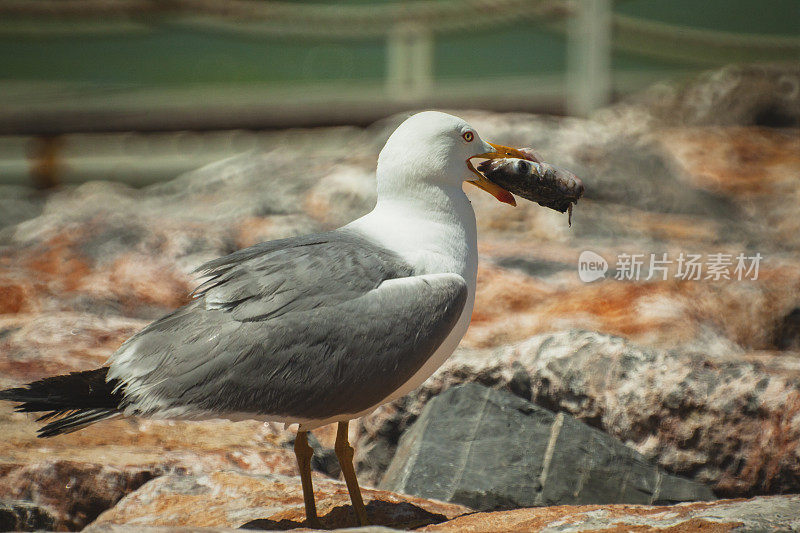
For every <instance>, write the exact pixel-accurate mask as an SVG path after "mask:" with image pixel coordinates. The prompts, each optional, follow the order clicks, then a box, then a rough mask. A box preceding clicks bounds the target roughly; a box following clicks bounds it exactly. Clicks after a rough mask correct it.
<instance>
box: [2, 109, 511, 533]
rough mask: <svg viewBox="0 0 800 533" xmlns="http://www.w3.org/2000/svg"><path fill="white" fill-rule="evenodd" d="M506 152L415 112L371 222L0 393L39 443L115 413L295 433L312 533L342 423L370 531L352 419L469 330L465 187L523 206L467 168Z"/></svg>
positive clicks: (399, 132) (297, 248) (346, 467)
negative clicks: (313, 434) (32, 426)
mask: <svg viewBox="0 0 800 533" xmlns="http://www.w3.org/2000/svg"><path fill="white" fill-rule="evenodd" d="M506 157H518V158H523V159H525V158H526V155H525V154H524V153H522V152H520V151H519V150H517V149H514V148H509V147H506V146H502V145H498V144H492V143H487V142H485V141H484V140H483V139H481V137H480V136H479V135H478V133H477V132H476V131H475V129H474V128H473V127H471V126H470V125H469V124H468V123H467V122H465V121H464V120H462V119H460V118H458V117H455V116H452V115H449V114H445V113H440V112H436V111H426V112H422V113H418V114H415V115H413V116H411V117H410V118H408V119H407V120H405V121H404V122H403V123H402V124H401V125H400V126H399V127H398V128H397V129H396V130H395V131H394V133H392V135H391V136H390V137H389V139H388V140H387V142H386V145H385V146H384V148H383V149H382V150H381V152H380V155H379V156H378V164H377V170H376V176H377V189H378V195H377V203H376V205H375V208H374V209H373V210H372V211H371V212H369V213H368V214H366V215H364V216H363V217H361V218H359V219H357V220H355V221H353V222H351V223H349V224H347V225H345V226H343V227H341V228H338V229H335V230H333V231H328V232H325V233H317V234H312V235H305V236H300V237H292V238H288V239H281V240H275V241H269V242H263V243H260V244H256V245H254V246H251V247H249V248H244V249H242V250H239V251H237V252H234V253H232V254H230V255H227V256H225V257H221V258H218V259H215V260H212V261H210V262H208V263H205V264H204V265H202V266H200V267H199V268H198V269H197V271H196V272H198V273H200V274H201V276H202V277H203V278H205V280H204V281H203V282H202V283H201V284H200V285H199V286H198V287H197V288H196V289H195V290H194V292H193V293H192V296H193V298H192V300H191V302H190V303H188V304H187V305H185V306H183V307H181V308H179V309H177V310H175V311H173V312H172V313H169V314H167V315H166V316H164V317H162V318H160V319H158V320H156V321H155V322H153V323H151V324H150V325H148V326H146V327H145V328H144V329H142V330H141V331H140V332H139V333H137V334H135V335H134V336H133V337H131V338H130V339H128V340H127V341H125V342H124V343H123V344H122V345H121V346H120V348H119V349H118V350H117V351H116V352H115V353H114V354H112V355H111V357H110V358H109V360H108V363H107V364H106V365H105V366H103V367H101V368H98V369H95V370H89V371H84V372H73V373H70V374H66V375H60V376H53V377H47V378H44V379H41V380H38V381H34V382H32V383H29V384H27V385H25V386H23V387H19V388H13V389H8V390H5V391H0V399H3V400H10V401H15V402H20V405H19V406H18V407H17V410H18V411H22V412H39V413H44V414H43V415H42V416H41V417H40V418H39V421H48V423H47V424H46V425H44V426H43V427H42V428H41V429H40V430H39V436H40V437H53V436H56V435H60V434H63V433H68V432H71V431H76V430H78V429H81V428H84V427H86V426H88V425H90V424H92V423H94V422H98V421H100V420H105V419H110V418H115V417H119V416H126V417H150V418H159V419H183V420H186V419H189V420H203V419H218V418H226V419H230V420H234V421H236V420H245V419H256V420H263V421H274V422H283V423H285V424H298V430H297V437H296V439H295V443H294V452H295V455H296V458H297V465H298V470H299V473H300V479H301V483H302V488H303V500H304V506H305V513H306V523H307V524H308V525H309V526H311V527H320V522H319V519H318V516H317V511H316V504H315V500H314V493H313V487H312V482H311V457H312V454H313V452H312V449H311V447H310V446H309V444H308V431H310V430H313V429H314V428H317V427H320V426H323V425H326V424H331V423H334V422H336V423H338V426H337V432H336V441H335V446H334V450H335V452H336V456H337V458H338V459H339V462H340V464H341V467H342V473H343V476H344V479H345V482H346V484H347V489H348V492H349V494H350V499H351V501H352V505H353V509H354V511H355V514H356V516H357V518H358V521H359V523H360V524H362V525H366V524H367V523H368V520H367V512H366V509H365V507H364V502H363V499H362V496H361V491H360V488H359V486H358V480H357V478H356V474H355V470H354V468H353V448H352V446H351V445H350V443H349V442H348V423H349V421H350V420H352V419H354V418H358V417H361V416H364V415H366V414H368V413H370V412H372V411H373V410H375V409H376V408H377V407H378V406H380V405H382V404H384V403H387V402H390V401H392V400H394V399H395V398H398V397H401V396H403V395H405V394H406V393H408V392H409V391H411V390H413V389H415V388H416V387H418V386H419V385H420V384H421V383H422V382H423V381H425V380H426V379H427V378H428V377H429V376H430V375H431V374H433V372H434V371H435V370H436V369H437V368H438V367H439V366H440V365H441V364H442V363H443V362H444V361H445V359H447V357H449V356H450V355H451V354H452V353H453V351H454V350H455V348H456V346H457V345H458V343H459V342H460V341H461V338H462V337H463V336H464V334H465V333H466V331H467V326H468V325H469V322H470V318H471V315H472V308H473V304H474V302H475V282H476V276H477V269H478V249H477V229H476V224H475V213H474V211H473V209H472V205H471V203H470V201H469V199H468V198H467V195H466V194H465V193H464V191H463V188H462V185H463V183H464V182H468V183H472V184H473V185H476V186H478V187H479V188H481V189H483V190H484V191H487V192H488V193H490V194H492V195H493V196H494V197H495V198H497V199H498V200H499V201H501V202H504V203H507V204H510V205H515V201H514V196H513V195H512V194H511V193H509V192H508V191H507V190H505V189H503V188H501V187H499V186H498V185H495V184H494V183H492V182H491V181H489V180H488V179H486V178H485V177H484V176H483V175H482V174H481V173H480V172H478V171H477V170H476V169H475V166H474V165H473V164H472V159H474V158H479V159H497V158H506Z"/></svg>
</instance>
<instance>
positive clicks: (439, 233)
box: [302, 188, 478, 429]
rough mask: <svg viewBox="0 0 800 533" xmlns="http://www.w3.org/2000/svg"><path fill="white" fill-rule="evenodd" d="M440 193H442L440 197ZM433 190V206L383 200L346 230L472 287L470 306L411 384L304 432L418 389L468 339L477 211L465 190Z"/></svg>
mask: <svg viewBox="0 0 800 533" xmlns="http://www.w3.org/2000/svg"><path fill="white" fill-rule="evenodd" d="M437 191H439V192H437ZM437 191H431V196H430V200H431V201H430V202H427V201H426V202H425V203H421V202H418V201H410V200H409V201H400V200H392V201H383V202H379V203H378V205H377V206H376V207H375V209H374V210H373V211H372V212H370V213H369V214H367V215H365V216H363V217H362V218H360V219H358V220H356V221H354V222H352V223H350V224H348V225H347V227H348V228H351V229H355V230H357V231H359V232H361V233H362V234H364V235H366V236H367V237H368V238H370V239H372V240H374V241H375V242H377V243H378V244H380V245H382V246H383V247H385V248H388V249H390V250H392V251H394V252H396V253H397V254H399V255H400V256H401V257H402V258H403V259H404V260H406V261H407V262H408V263H409V264H410V265H412V266H413V267H414V269H415V271H416V272H417V273H418V274H437V273H443V272H451V273H455V274H459V275H461V276H462V277H463V278H464V280H465V281H466V282H467V290H468V294H467V301H466V303H465V304H464V310H463V311H462V313H461V317H460V318H459V319H458V322H457V323H456V325H455V327H454V328H453V330H452V331H451V332H450V334H449V335H448V336H447V338H446V339H445V340H444V342H443V343H442V344H441V345H440V346H439V348H438V349H437V350H436V352H434V354H433V356H431V357H430V358H429V359H428V361H427V362H426V363H425V364H424V365H423V366H422V368H420V369H419V370H418V371H417V372H416V374H414V375H413V376H412V377H411V379H409V380H408V381H407V382H405V383H404V384H403V385H402V386H401V387H400V388H398V389H396V390H395V391H393V392H392V393H391V394H390V395H388V396H387V397H386V398H384V399H383V400H381V401H380V402H379V403H377V404H376V405H373V406H370V407H369V408H368V409H365V410H364V411H361V412H359V413H350V414H347V415H345V416H338V417H335V418H332V419H328V420H318V421H317V420H314V421H304V422H303V423H302V429H313V428H315V427H319V426H322V425H325V424H328V423H331V422H335V421H338V420H348V419H352V418H358V417H360V416H363V415H365V414H368V413H371V412H372V411H373V410H375V408H377V407H378V406H380V405H382V404H384V403H387V402H390V401H392V400H394V399H395V398H399V397H401V396H403V395H405V394H407V393H409V392H410V391H412V390H414V389H415V388H417V387H419V386H420V385H421V384H422V383H423V382H424V381H425V380H426V379H428V378H429V377H430V376H431V374H433V373H434V372H435V371H436V369H437V368H439V367H440V366H441V365H442V363H444V362H445V360H446V359H447V358H448V357H450V355H451V354H452V353H453V351H455V349H456V347H457V346H458V343H459V342H461V339H462V338H463V337H464V334H465V333H466V332H467V328H468V327H469V322H470V319H471V318H472V308H473V305H474V304H475V282H476V277H477V272H478V242H477V230H476V227H475V212H474V211H473V210H472V205H471V204H470V202H469V200H468V199H467V196H466V195H465V194H464V191H462V190H461V189H460V188H452V189H451V190H446V189H437Z"/></svg>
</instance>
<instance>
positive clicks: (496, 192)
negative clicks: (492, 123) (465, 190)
mask: <svg viewBox="0 0 800 533" xmlns="http://www.w3.org/2000/svg"><path fill="white" fill-rule="evenodd" d="M488 144H489V145H490V146H491V147H492V148H494V151H493V152H486V153H485V154H478V155H474V156H472V157H470V158H469V159H467V168H469V169H470V170H471V171H472V172H474V173H475V175H476V176H478V179H475V180H472V181H470V182H469V183H471V184H473V185H475V186H476V187H478V188H480V189H483V190H484V191H486V192H488V193H489V194H491V195H492V196H494V197H495V198H497V199H498V200H500V201H501V202H503V203H504V204H508V205H513V206H516V205H517V201H516V200H515V199H514V195H513V194H511V193H510V192H508V191H507V190H505V189H504V188H502V187H500V186H499V185H495V184H494V183H492V182H491V181H489V180H487V179H486V177H485V176H484V175H483V174H481V173H480V172H478V169H476V168H475V165H473V164H472V160H473V159H502V158H504V157H515V158H518V159H530V156H529V155H527V154H526V153H524V152H522V151H520V150H517V149H516V148H509V147H508V146H503V145H501V144H494V143H488Z"/></svg>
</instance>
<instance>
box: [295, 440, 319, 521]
mask: <svg viewBox="0 0 800 533" xmlns="http://www.w3.org/2000/svg"><path fill="white" fill-rule="evenodd" d="M294 455H295V457H297V468H298V470H300V482H301V483H302V484H303V503H304V504H305V506H306V525H307V526H308V527H311V528H314V529H321V528H322V524H320V522H319V518H318V517H317V504H316V503H315V502H314V486H313V485H312V484H311V456H313V455H314V450H313V449H312V448H311V446H309V445H308V432H307V431H298V432H297V438H296V439H295V440H294Z"/></svg>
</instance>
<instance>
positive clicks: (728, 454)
mask: <svg viewBox="0 0 800 533" xmlns="http://www.w3.org/2000/svg"><path fill="white" fill-rule="evenodd" d="M461 383H479V384H481V385H484V386H488V387H492V388H495V389H499V390H504V391H507V392H510V393H512V394H516V395H518V396H520V397H522V398H523V399H525V400H530V401H532V402H534V403H536V404H537V405H540V406H543V407H545V408H547V409H551V410H553V411H564V412H566V413H567V414H569V415H572V416H574V417H575V418H577V419H578V420H581V421H582V422H585V423H587V424H589V425H590V426H593V427H596V428H598V429H600V430H602V431H604V432H606V433H608V434H610V435H612V436H613V437H615V438H617V439H619V440H620V441H622V442H624V443H625V444H626V445H627V446H629V447H631V448H633V449H634V450H635V451H637V452H639V453H640V454H642V455H643V456H645V457H646V458H647V459H648V460H650V461H653V462H655V463H657V464H658V465H659V466H660V467H662V468H664V469H665V470H666V471H667V472H670V473H672V474H676V475H681V476H685V477H688V478H691V479H693V480H695V481H698V482H700V483H703V484H705V485H709V486H711V487H713V489H714V491H715V492H716V493H717V494H720V495H724V496H727V497H742V496H752V495H754V494H765V493H766V494H770V493H772V494H775V493H791V492H796V491H798V490H799V489H800V437H798V436H799V435H800V417H797V416H796V413H797V412H798V405H800V404H799V403H798V398H800V385H799V384H798V383H800V371H798V369H797V365H796V360H795V359H791V358H786V357H774V358H769V357H767V356H766V355H764V354H761V355H760V356H759V358H758V359H757V360H748V359H745V358H743V357H740V356H738V355H737V354H735V353H734V354H730V355H727V356H712V355H710V354H699V353H690V352H684V351H679V350H671V351H663V350H654V349H648V348H643V347H641V346H638V345H637V344H635V343H632V342H630V341H628V340H625V339H623V338H620V337H615V336H612V335H605V334H600V333H594V332H587V331H580V330H573V331H565V332H558V333H553V334H543V335H536V336H534V337H531V338H530V339H529V340H527V341H524V342H521V343H518V344H512V345H508V346H505V347H500V348H493V349H487V350H464V349H460V350H458V351H457V352H456V353H455V354H454V355H453V356H452V357H451V358H450V359H449V360H448V361H447V362H446V363H445V364H444V365H443V366H442V368H440V369H439V370H438V371H437V372H436V373H435V374H434V375H433V376H432V377H431V378H430V379H428V381H426V382H425V383H424V384H423V385H422V386H421V387H419V388H418V389H417V390H415V391H413V392H412V393H410V394H408V395H407V396H405V397H403V398H399V399H397V400H395V401H394V402H392V403H390V404H387V405H384V406H382V407H380V408H379V409H377V410H376V411H375V412H374V413H372V414H371V415H369V416H367V417H365V418H363V419H361V420H360V421H359V425H358V430H359V437H358V439H357V440H356V450H357V455H356V461H357V463H358V470H359V475H360V476H361V478H362V479H363V480H364V482H366V483H369V482H372V483H377V482H378V481H379V480H380V479H381V477H382V476H383V474H384V472H385V471H386V468H387V467H388V465H389V462H390V460H391V457H392V456H393V454H394V449H395V448H396V446H397V443H398V442H399V440H400V438H401V436H402V435H403V433H404V432H405V431H406V430H407V428H409V427H410V426H411V424H412V423H414V421H415V420H416V418H417V416H419V415H420V413H422V412H423V408H424V407H425V405H426V403H427V402H429V401H431V399H432V398H434V397H436V396H437V395H439V394H441V393H443V392H444V391H446V390H448V389H449V388H451V387H453V386H456V385H459V384H461Z"/></svg>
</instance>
